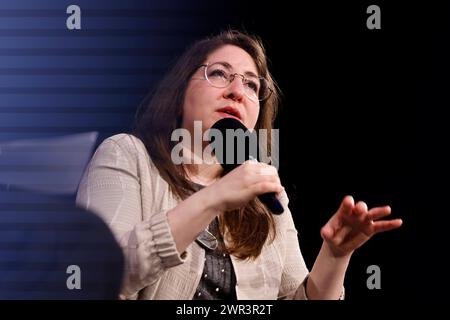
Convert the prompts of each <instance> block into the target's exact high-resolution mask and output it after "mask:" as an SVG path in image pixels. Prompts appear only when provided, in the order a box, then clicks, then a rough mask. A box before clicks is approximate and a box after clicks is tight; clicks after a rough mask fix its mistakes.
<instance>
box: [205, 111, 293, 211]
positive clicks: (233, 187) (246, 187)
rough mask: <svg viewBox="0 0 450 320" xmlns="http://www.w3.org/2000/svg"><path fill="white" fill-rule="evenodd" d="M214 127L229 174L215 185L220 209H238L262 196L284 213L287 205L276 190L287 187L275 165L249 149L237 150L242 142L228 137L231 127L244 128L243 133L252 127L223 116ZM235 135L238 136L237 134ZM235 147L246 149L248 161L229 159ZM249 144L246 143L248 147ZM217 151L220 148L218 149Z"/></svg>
mask: <svg viewBox="0 0 450 320" xmlns="http://www.w3.org/2000/svg"><path fill="white" fill-rule="evenodd" d="M211 129H216V130H219V132H220V134H221V136H222V139H223V140H224V141H222V142H223V143H222V147H223V150H220V151H222V152H221V153H220V152H219V153H220V155H221V156H220V157H219V158H221V159H218V160H219V162H220V164H221V165H222V167H223V168H224V169H225V171H226V172H227V174H226V175H225V176H224V177H223V178H222V179H220V180H219V181H218V182H216V183H215V184H214V185H215V186H214V187H215V188H217V191H216V195H218V196H219V202H220V205H219V207H220V209H221V210H223V211H229V210H233V209H237V208H239V207H242V206H243V205H245V204H247V203H248V202H249V201H251V200H253V199H254V198H255V197H257V196H258V198H259V199H260V200H261V202H262V203H264V204H265V205H266V207H267V208H268V209H269V210H270V211H271V212H272V213H274V214H281V213H283V211H284V209H283V206H282V205H281V203H280V201H279V200H278V199H277V197H276V193H279V192H281V191H282V190H283V187H282V185H281V182H280V178H279V176H278V172H277V170H276V168H275V167H273V166H271V165H268V164H265V163H260V162H258V161H257V160H256V159H255V157H253V156H251V155H250V153H249V152H248V150H249V148H247V149H246V150H244V151H242V150H237V147H238V146H241V147H242V144H241V145H239V144H237V145H236V144H234V143H230V141H227V139H230V136H229V135H227V134H226V131H227V130H230V129H231V130H238V129H242V133H245V132H248V129H247V128H246V127H245V126H244V125H243V124H242V123H241V122H240V121H238V120H235V119H233V118H223V119H221V120H219V121H217V122H216V123H215V124H214V125H213V126H212V128H211ZM233 137H235V136H233ZM230 145H231V146H233V147H234V150H233V151H237V152H235V153H234V155H237V154H238V152H239V151H241V152H245V160H246V161H245V162H244V163H242V164H240V163H237V161H234V160H235V159H233V161H232V162H231V163H229V162H227V161H225V160H226V158H227V157H226V154H227V151H231V150H227V148H229V147H230ZM246 147H248V146H244V148H246ZM216 152H217V150H216Z"/></svg>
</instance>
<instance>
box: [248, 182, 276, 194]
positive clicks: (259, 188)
mask: <svg viewBox="0 0 450 320" xmlns="http://www.w3.org/2000/svg"><path fill="white" fill-rule="evenodd" d="M253 191H254V192H255V194H256V195H260V194H264V193H269V192H275V193H279V192H281V191H283V186H281V184H279V183H276V182H261V183H258V184H255V185H254V186H253Z"/></svg>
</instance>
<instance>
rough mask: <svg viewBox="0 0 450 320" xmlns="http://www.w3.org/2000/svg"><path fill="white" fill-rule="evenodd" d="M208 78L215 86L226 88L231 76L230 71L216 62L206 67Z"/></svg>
mask: <svg viewBox="0 0 450 320" xmlns="http://www.w3.org/2000/svg"><path fill="white" fill-rule="evenodd" d="M205 76H206V80H208V81H209V83H210V84H211V85H212V86H213V87H217V88H225V87H226V86H228V85H229V84H230V83H229V81H228V78H229V77H230V72H229V71H228V70H227V68H225V67H224V66H223V65H222V64H220V63H214V64H211V65H209V66H207V67H206V68H205Z"/></svg>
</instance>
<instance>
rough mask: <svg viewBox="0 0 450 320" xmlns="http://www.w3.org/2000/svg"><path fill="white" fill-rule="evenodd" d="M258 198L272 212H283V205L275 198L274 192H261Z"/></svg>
mask: <svg viewBox="0 0 450 320" xmlns="http://www.w3.org/2000/svg"><path fill="white" fill-rule="evenodd" d="M258 198H259V200H261V202H262V203H264V204H265V205H266V206H267V208H268V209H269V210H270V211H272V213H273V214H282V213H283V212H284V209H283V206H282V205H281V203H280V201H279V200H278V199H277V196H276V195H275V192H269V193H264V194H261V195H259V196H258Z"/></svg>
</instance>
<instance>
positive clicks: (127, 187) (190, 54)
mask: <svg viewBox="0 0 450 320" xmlns="http://www.w3.org/2000/svg"><path fill="white" fill-rule="evenodd" d="M277 106H278V92H277V87H276V85H275V83H274V81H273V80H272V78H271V76H270V73H269V71H268V67H267V61H266V57H265V53H264V49H263V47H262V45H261V43H260V42H259V41H258V40H257V39H256V38H254V37H251V36H249V35H246V34H243V33H240V32H236V31H228V32H224V33H221V34H219V35H217V36H215V37H212V38H208V39H204V40H202V41H199V42H197V43H195V44H194V45H193V46H192V47H190V48H189V49H188V50H187V51H186V52H185V53H184V55H183V56H182V57H181V58H180V59H179V61H178V63H177V64H176V65H175V66H174V67H173V69H172V70H171V71H170V72H169V73H168V74H167V76H166V77H165V78H164V79H163V81H162V82H161V84H160V85H159V87H158V89H157V90H156V91H155V92H154V94H153V96H152V99H151V101H150V103H149V104H148V105H147V108H146V109H145V110H144V112H143V113H141V115H140V116H139V117H138V119H137V123H136V127H135V130H134V132H133V135H128V134H119V135H116V136H113V137H111V138H109V139H106V140H105V141H104V142H103V143H102V144H101V145H100V146H99V148H98V149H97V151H96V152H95V154H94V156H93V159H92V160H91V163H90V165H89V167H88V169H87V170H86V173H85V175H84V177H83V180H82V182H81V184H80V187H79V191H78V196H77V203H78V204H79V205H81V206H83V207H86V208H88V209H89V210H92V211H94V212H96V213H97V214H99V215H100V216H102V217H103V219H104V220H105V221H106V222H107V223H108V225H109V226H110V227H111V229H112V230H113V232H114V234H115V236H116V237H117V239H118V241H119V242H120V244H121V246H122V247H123V250H124V253H125V256H126V275H125V278H124V282H123V285H122V291H121V297H122V298H124V299H136V298H140V299H236V298H237V299H339V298H342V297H343V282H344V275H345V272H346V269H347V266H348V263H349V260H350V257H351V255H352V253H353V252H354V250H355V249H357V248H358V247H359V246H361V245H362V244H363V243H364V242H366V241H367V240H368V239H369V238H370V237H372V236H373V235H374V234H375V233H378V232H382V231H387V230H391V229H394V228H397V227H399V226H400V225H401V223H402V222H401V220H400V219H396V220H390V221H376V220H379V219H380V218H382V217H385V216H387V215H389V214H390V208H389V207H388V206H386V207H377V208H373V209H371V210H368V208H367V206H366V204H365V203H364V202H358V203H356V204H354V201H353V199H352V197H350V196H347V197H345V198H344V199H343V201H342V204H341V206H340V208H339V209H338V211H337V212H336V213H335V214H334V215H333V216H332V217H331V219H330V220H329V221H328V222H327V224H326V225H325V226H324V227H323V228H322V230H321V236H322V238H323V239H324V241H323V245H322V248H321V250H320V252H319V255H318V257H317V259H316V262H315V264H314V266H313V268H312V270H311V272H309V271H308V269H307V267H306V265H305V263H304V260H303V258H302V255H301V252H300V248H299V244H298V239H297V231H296V229H295V226H294V223H293V220H292V216H291V213H290V212H289V208H288V198H287V195H286V193H285V192H284V189H283V187H282V185H281V183H280V179H279V177H278V174H277V171H276V169H275V168H274V167H272V166H269V165H267V164H264V163H257V162H253V161H247V162H245V163H244V164H242V165H240V166H238V167H237V168H236V169H234V170H232V171H231V172H230V173H228V174H226V175H224V174H223V170H222V168H221V166H220V165H219V164H217V163H212V164H211V163H200V164H198V163H195V162H194V164H180V165H176V164H174V162H173V161H172V159H171V152H172V149H173V148H174V144H175V142H173V141H171V134H172V132H173V131H174V130H175V129H178V128H184V129H187V130H189V132H191V133H192V136H193V135H194V132H193V131H194V121H201V125H202V130H203V131H205V130H207V129H209V128H210V127H211V126H212V125H213V124H214V123H215V122H216V121H217V120H219V119H221V118H223V117H229V116H232V117H235V118H237V119H239V121H241V122H242V123H243V124H244V125H245V126H246V127H247V128H254V129H267V130H270V129H271V127H272V123H273V120H274V118H275V115H276V110H277ZM230 113H231V114H230ZM269 137H270V134H269ZM269 142H270V141H269ZM203 147H205V145H203ZM189 152H190V151H189ZM200 152H201V151H200ZM194 156H200V157H201V155H200V154H197V155H195V154H194ZM268 192H275V193H277V194H278V197H279V199H280V202H281V203H282V205H283V207H284V209H285V210H284V213H283V214H281V215H272V214H271V213H270V212H269V211H268V209H267V208H266V207H265V206H264V205H263V204H262V203H261V202H260V201H259V200H258V198H257V196H258V195H260V194H264V193H268Z"/></svg>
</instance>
